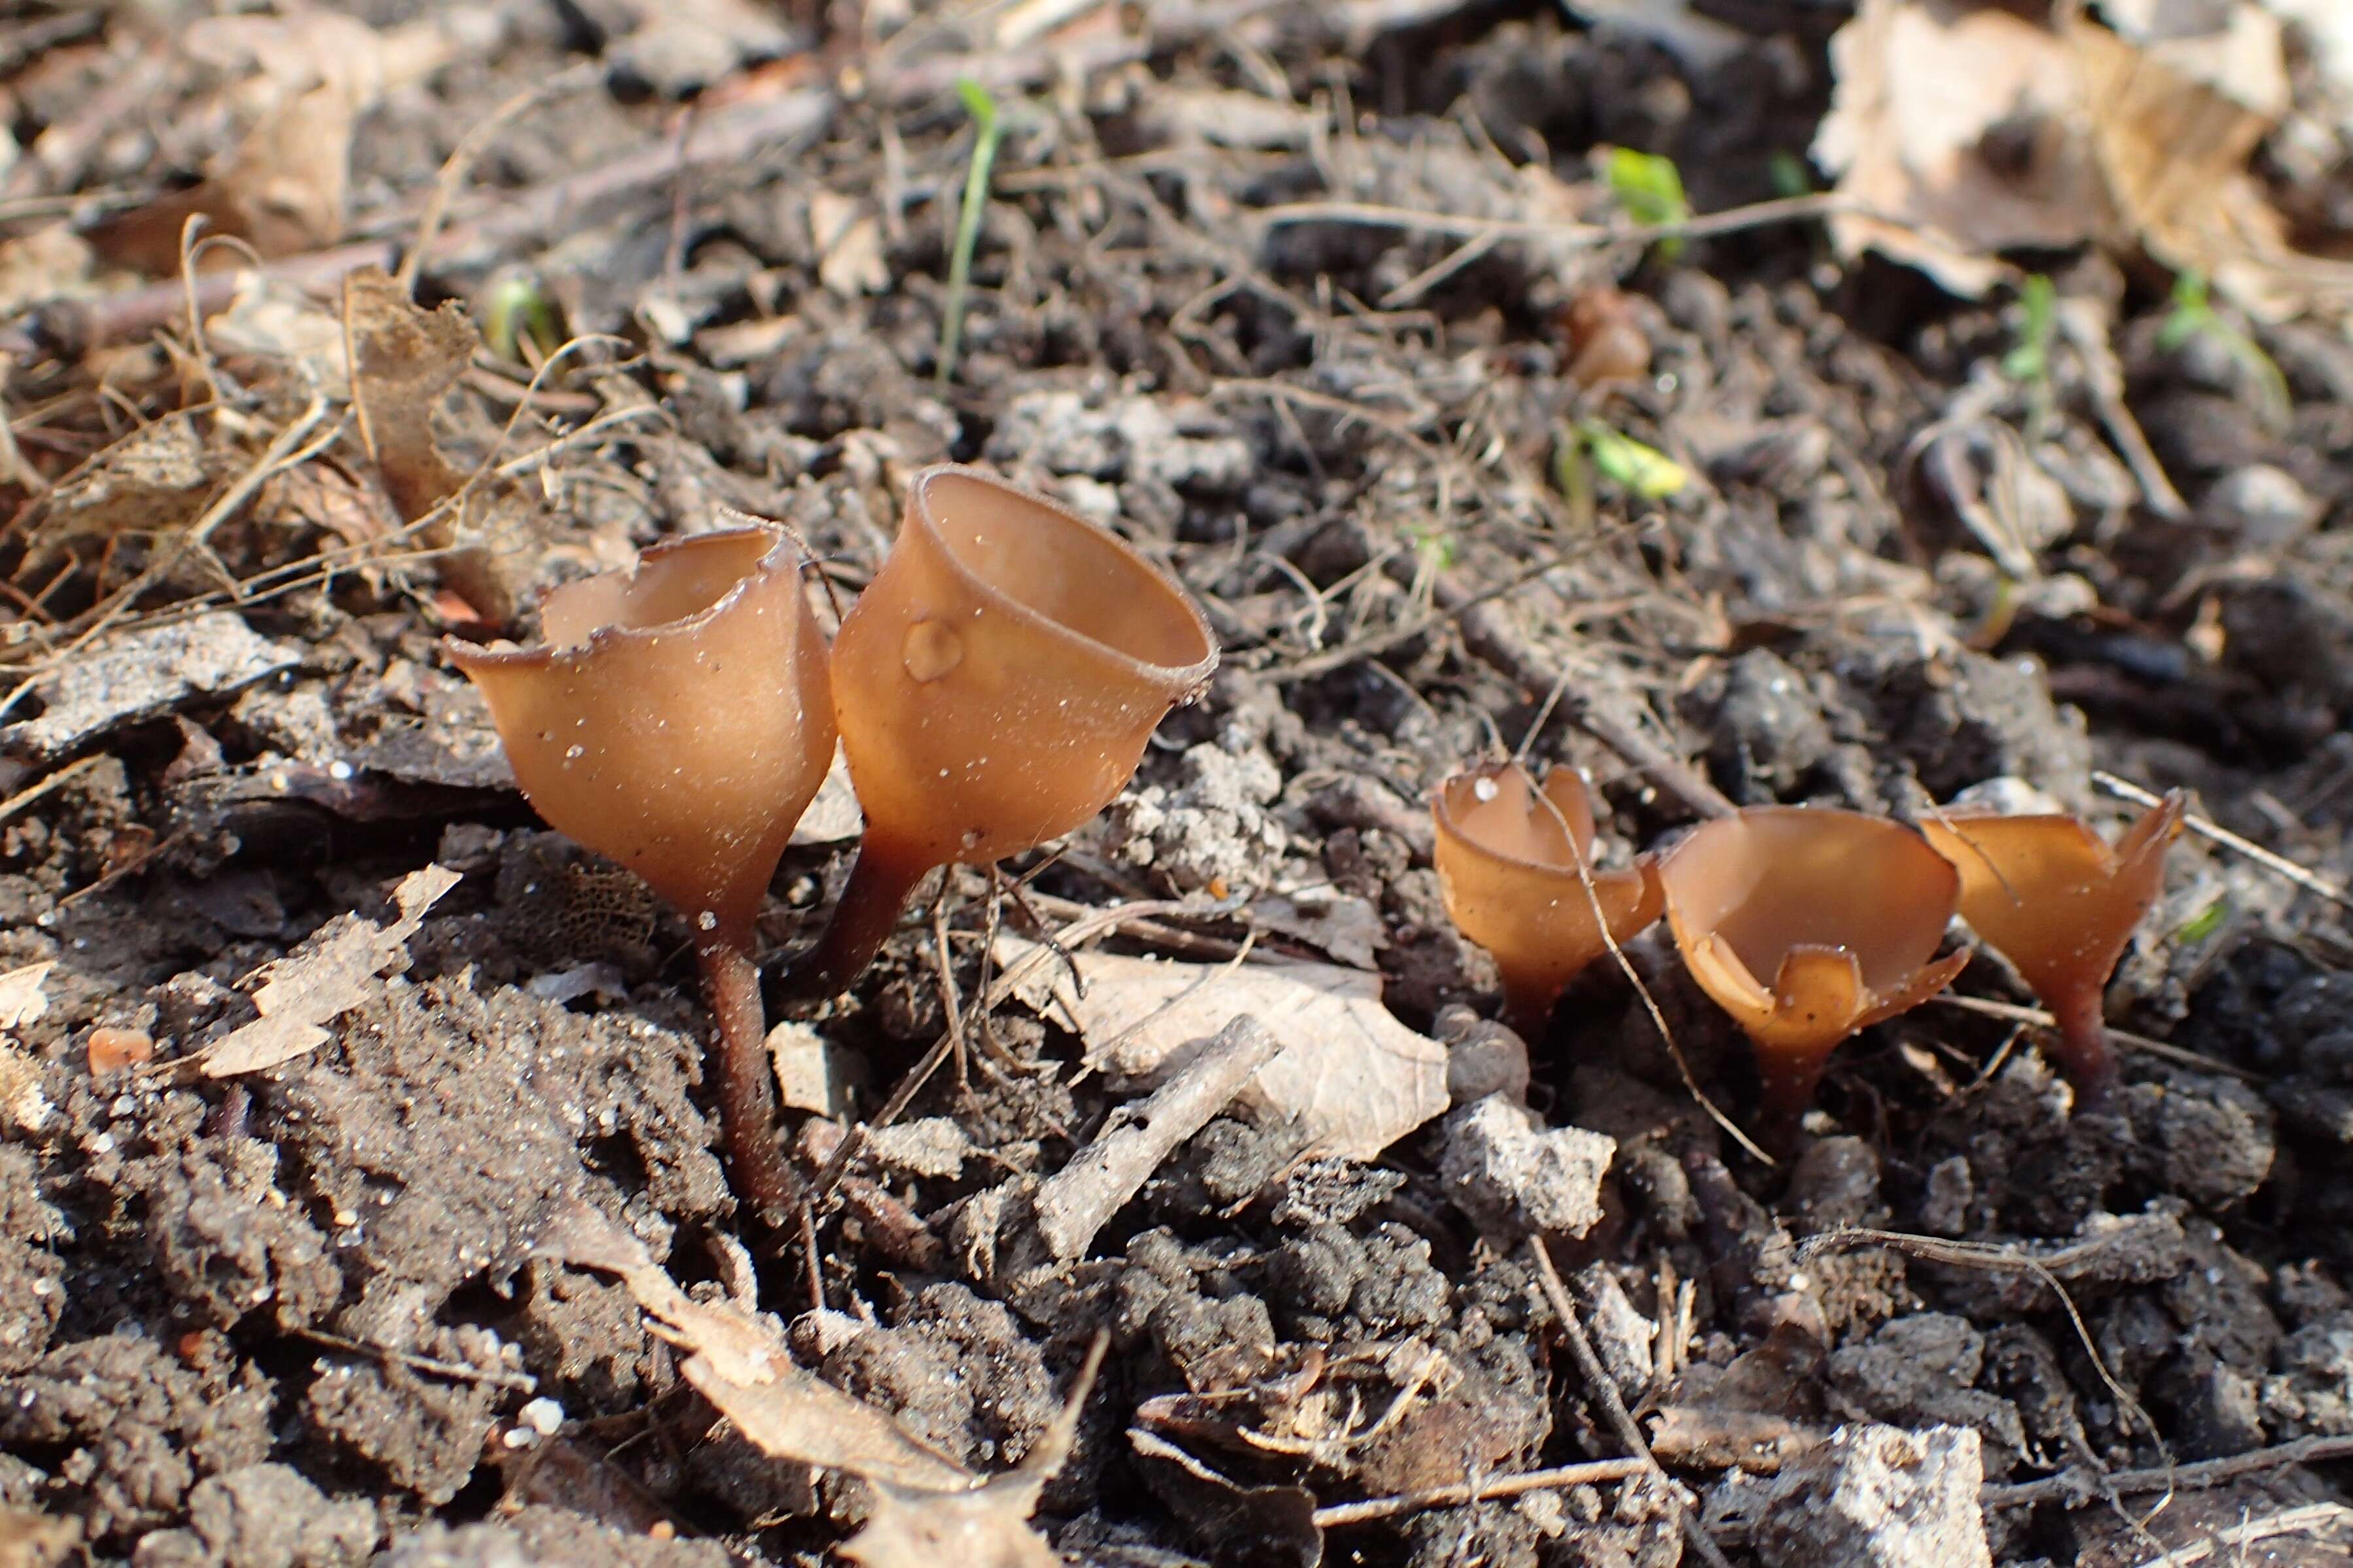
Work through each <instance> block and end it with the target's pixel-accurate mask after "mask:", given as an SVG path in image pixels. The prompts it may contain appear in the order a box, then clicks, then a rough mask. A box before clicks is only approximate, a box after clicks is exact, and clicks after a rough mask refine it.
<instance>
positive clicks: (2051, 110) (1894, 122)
mask: <svg viewBox="0 0 2353 1568" xmlns="http://www.w3.org/2000/svg"><path fill="white" fill-rule="evenodd" d="M1831 67H1832V69H1833V71H1834V73H1835V75H1836V78H1837V88H1836V90H1835V91H1834V92H1833V94H1832V95H1831V111H1830V113H1829V115H1828V116H1827V117H1825V118H1824V119H1823V121H1822V123H1821V129H1820V131H1819V132H1817V133H1816V135H1815V138H1814V148H1813V151H1814V159H1815V161H1816V162H1817V163H1820V164H1821V166H1822V167H1823V168H1824V169H1826V170H1828V171H1830V172H1831V174H1836V175H1837V176H1838V177H1839V183H1838V193H1839V195H1841V196H1846V197H1849V198H1851V199H1852V201H1853V202H1854V203H1855V204H1856V205H1858V206H1860V207H1862V208H1865V209H1867V210H1866V211H1864V212H1859V213H1842V214H1840V215H1839V216H1835V217H1833V218H1831V236H1832V237H1833V238H1834V239H1835V240H1836V241H1837V243H1838V246H1839V248H1840V249H1841V251H1842V252H1843V253H1845V254H1847V255H1849V256H1852V255H1854V254H1856V253H1858V252H1860V251H1862V250H1864V249H1873V250H1877V251H1880V252H1882V253H1883V254H1885V255H1887V256H1891V257H1893V258H1895V259H1896V260H1899V261H1904V262H1907V263H1909V264H1910V265H1912V266H1915V267H1917V268H1920V269H1921V270H1922V271H1924V272H1926V273H1927V274H1928V275H1929V276H1930V277H1932V278H1934V279H1936V281H1937V282H1939V283H1941V284H1943V285H1944V286H1945V287H1946V288H1947V289H1950V290H1952V291H1953V292H1954V293H1957V294H1965V295H1972V296H1973V295H1978V294H1981V293H1983V292H1984V291H1985V290H1986V289H1989V288H1990V287H1991V286H1992V285H1993V284H1994V283H1995V282H1996V281H1997V280H1998V279H2000V277H2001V276H2002V274H2003V271H2004V268H2002V266H2001V264H2000V262H1999V261H1998V260H1996V259H1994V253H1995V252H1998V251H2000V250H2004V249H2008V248H2010V247H2036V248H2053V249H2056V248H2063V247H2068V246H2072V245H2076V244H2080V243H2082V242H2083V241H2084V240H2088V239H2091V238H2093V237H2095V236H2096V235H2098V234H2099V233H2100V232H2101V230H2102V227H2103V225H2104V219H2105V211H2106V204H2105V196H2104V194H2103V192H2102V190H2101V187H2100V180H2099V172H2098V169H2097V167H2096V165H2095V163H2094V159H2093V156H2092V153H2091V150H2090V149H2089V148H2087V147H2086V146H2084V144H2083V142H2082V141H2081V139H2080V138H2079V137H2077V136H2074V135H2073V134H2071V133H2070V132H2069V127H2068V117H2069V116H2070V115H2071V114H2072V112H2073V110H2074V107H2075V105H2076V103H2077V101H2078V97H2079V87H2078V82H2077V77H2076V71H2075V64H2074V60H2073V57H2072V56H2071V55H2070V53H2069V51H2068V49H2067V46H2066V45H2065V43H2064V42H2063V41H2062V40H2061V39H2060V38H2059V37H2058V36H2057V35H2055V34H2053V33H2052V32H2050V31H2049V30H2048V29H2046V28H2043V27H2040V26H2036V25H2035V24H2033V23H2032V22H2030V21H2027V20H2025V19H2024V18H2023V17H2021V16H2014V15H2012V14H2011V13H2010V12H2008V11H2004V10H2001V9H1999V8H1995V7H1988V6H1981V5H1973V4H1966V3H1963V0H1863V3H1862V6H1861V7H1860V8H1859V9H1858V10H1857V11H1856V13H1855V16H1854V19H1853V20H1852V21H1851V22H1849V23H1848V24H1847V25H1846V26H1843V27H1841V28H1840V29H1839V31H1838V33H1837V35H1836V36H1835V37H1833V38H1832V39H1831ZM1878 215H1884V216H1878ZM1889 219H1893V220H1894V221H1892V222H1891V221H1888V220H1889Z"/></svg>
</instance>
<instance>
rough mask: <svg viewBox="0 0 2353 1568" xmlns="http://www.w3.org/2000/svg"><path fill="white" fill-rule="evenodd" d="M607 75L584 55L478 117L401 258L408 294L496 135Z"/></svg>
mask: <svg viewBox="0 0 2353 1568" xmlns="http://www.w3.org/2000/svg"><path fill="white" fill-rule="evenodd" d="M602 79H604V66H603V65H602V64H601V63H600V62H598V61H596V60H584V61H582V62H581V63H580V64H578V65H575V66H574V67H573V68H571V69H570V70H562V71H558V72H556V73H555V74H554V76H552V77H548V78H546V79H543V80H541V81H537V82H534V83H533V84H532V85H531V86H529V87H527V88H524V89H522V91H521V92H518V93H516V94H515V95H514V96H513V97H512V98H510V99H508V100H506V101H505V102H504V103H501V104H500V105H499V106H498V107H497V108H496V109H493V110H491V111H490V113H489V114H487V115H485V116H483V117H482V119H480V120H479V121H476V122H475V123H474V126H473V128H472V129H471V130H470V131H468V132H466V134H465V135H464V136H463V137H462V138H460V139H459V142H458V145H457V146H456V147H454V148H452V149H451V150H450V153H449V156H448V157H447V158H445V159H443V160H442V161H441V173H440V175H439V177H438V178H437V179H436V180H435V181H434V182H433V194H432V195H429V196H427V198H426V201H425V212H424V215H423V216H420V217H419V218H418V219H417V240H416V243H415V244H413V245H411V246H410V247H408V254H407V255H406V256H405V257H403V258H401V262H400V271H399V272H398V273H397V274H396V276H395V277H394V279H393V281H394V282H396V283H397V284H399V285H400V291H401V292H402V293H404V294H414V293H416V292H417V269H418V268H421V267H423V266H424V265H425V257H426V253H427V251H429V250H431V249H432V248H433V241H434V238H435V237H436V236H438V234H439V233H440V232H441V220H442V218H443V217H445V216H448V211H449V204H450V203H451V202H453V201H455V200H457V198H458V188H459V186H460V185H463V184H465V183H466V176H467V175H469V174H472V173H473V172H474V163H475V160H477V159H479V158H480V157H481V155H482V153H483V152H484V150H485V149H487V148H488V147H489V146H490V144H491V137H493V136H495V135H497V134H498V133H499V132H501V131H502V130H504V129H505V128H506V126H507V123H508V122H509V121H512V120H513V119H514V118H515V116H517V115H519V114H521V113H522V112H523V111H524V110H527V109H529V108H531V107H532V106H533V104H536V103H540V102H543V101H544V100H547V99H551V98H554V97H556V96H558V95H559V94H562V93H566V92H570V91H573V90H574V89H576V88H581V87H586V86H587V85H588V84H589V83H590V82H594V81H600V80H602Z"/></svg>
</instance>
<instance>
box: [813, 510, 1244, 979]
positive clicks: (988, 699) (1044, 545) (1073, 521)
mask: <svg viewBox="0 0 2353 1568" xmlns="http://www.w3.org/2000/svg"><path fill="white" fill-rule="evenodd" d="M1217 662H1218V647H1217V643H1216V640H1215V639H1214V638H1213V637H1211V636H1210V633H1209V627H1208V622H1207V621H1205V620H1204V619H1203V618H1202V616H1201V612H1200V611H1199V609H1198V608H1197V607H1196V606H1195V605H1194V604H1193V602H1192V600H1191V599H1189V598H1188V597H1187V596H1186V594H1185V592H1184V590H1183V589H1182V588H1180V587H1178V586H1177V584H1176V582H1175V581H1174V580H1173V579H1172V578H1170V577H1169V576H1168V574H1166V573H1165V572H1163V571H1161V570H1160V569H1159V568H1158V567H1156V566H1155V565H1153V564H1152V563H1149V562H1147V561H1145V559H1144V558H1143V557H1142V556H1140V555H1138V554H1137V553H1136V552H1134V550H1131V549H1130V548H1129V547H1128V546H1127V545H1126V544H1124V542H1121V541H1120V540H1118V539H1117V538H1115V537H1113V535H1112V534H1110V533H1108V532H1106V531H1103V529H1100V528H1097V527H1096V526H1095V525H1093V524H1092V523H1091V522H1088V521H1086V520H1085V519H1083V518H1082V517H1080V516H1078V515H1077V514H1076V513H1075V512H1072V511H1070V510H1067V509H1065V508H1063V507H1060V506H1058V505H1056V504H1055V503H1054V502H1052V501H1051V500H1047V499H1046V498H1045V497H1043V496H1040V495H1038V494H1036V493H1035V492H1033V491H1030V490H1027V489H1021V488H1020V487H1018V486H1016V485H1011V484H1008V483H1007V482H1006V481H1004V480H1003V479H997V478H996V477H994V476H992V475H989V474H986V473H982V472H980V471H978V470H977V469H973V468H956V467H951V466H942V467H938V468H927V469H925V470H923V472H922V473H920V474H918V475H916V476H915V479H914V482H913V486H912V487H911V488H910V489H909V491H908V495H907V505H906V512H905V516H904V519H903V521H902V522H901V525H900V529H899V536H898V539H897V541H896V542H894V543H893V544H892V548H891V553H890V555H889V557H888V558H887V559H886V560H885V561H884V562H883V563H882V569H881V571H880V572H878V573H876V574H875V575H874V580H873V582H872V583H871V584H869V585H868V586H867V589H866V591H865V592H864V593H863V594H861V595H859V599H858V603H857V604H856V605H854V606H852V607H851V609H850V611H849V615H847V616H844V617H843V618H842V623H841V629H840V631H839V633H837V634H836V635H835V637H834V646H833V695H834V709H835V711H836V712H837V713H838V714H839V716H840V722H841V740H842V748H843V751H844V752H846V753H847V755H848V757H849V776H850V782H851V784H853V785H855V786H856V788H857V791H858V801H859V805H860V807H861V808H862V809H863V810H864V812H865V814H866V837H865V838H864V840H863V842H862V843H861V844H860V847H859V854H858V864H857V868H856V869H855V870H854V871H853V872H852V873H851V875H850V880H849V885H848V887H847V888H846V889H844V890H843V893H842V897H841V900H840V902H839V905H838V906H837V908H836V910H835V912H834V916H833V920H832V921H831V923H830V924H829V925H828V928H827V931H826V934H825V936H824V937H823V938H822V939H820V941H819V942H818V946H817V947H816V948H815V949H813V950H812V951H811V952H809V953H808V954H807V956H806V957H805V958H803V959H800V960H798V961H797V962H796V963H794V965H793V966H792V969H791V972H790V973H788V974H787V976H786V984H787V986H788V987H789V989H790V990H791V991H792V992H793V993H794V994H798V995H803V996H816V995H828V994H832V993H834V992H837V991H839V990H840V989H842V987H844V986H845V985H847V984H849V981H850V980H851V979H852V978H853V977H854V976H855V975H856V973H858V971H859V970H860V969H861V968H863V967H864V966H865V963H866V962H867V960H868V959H870V958H871V957H872V956H873V953H874V950H875V949H876V948H877V947H878V946H880V945H881V941H882V939H883V938H884V937H885V936H887V935H888V934H889V932H890V931H891V928H892V925H893V924H894V923H895V922H896V921H897V919H898V914H899V910H900V907H901V905H902V904H903V903H904V902H905V900H906V897H907V894H908V893H909V892H910V891H911V890H912V889H913V887H914V885H915V884H916V883H917V882H918V881H920V880H921V879H923V875H924V874H925V873H926V872H928V871H930V870H931V869H932V868H934V867H936V866H941V865H944V864H947V863H949V862H961V863H964V864H967V865H983V864H987V862H989V861H992V860H996V859H998V858H1001V857H1004V856H1007V855H1011V854H1014V853H1017V852H1018V851H1020V850H1023V849H1027V848H1030V847H1033V846H1036V845H1039V844H1042V843H1044V842H1045V841H1046V840H1048V839H1050V838H1054V837H1059V836H1060V835H1061V834H1064V833H1067V832H1069V831H1070V830H1071V828H1073V827H1076V826H1079V825H1080V824H1081V823H1082V822H1084V821H1086V820H1087V819H1088V818H1089V817H1091V816H1094V815H1095V814H1096V813H1097V812H1099V811H1101V810H1102V809H1103V807H1104V806H1105V805H1108V804H1109V803H1110V801H1111V799H1112V797H1113V795H1117V794H1118V793H1119V791H1120V788H1121V786H1122V785H1123V784H1125V783H1126V782H1127V780H1128V778H1129V776H1130V775H1131V774H1133V773H1134V772H1135V765H1136V763H1137V761H1138V760H1139V759H1140V758H1141V757H1142V756H1143V753H1144V744H1145V740H1146V738H1148V737H1149V736H1150V735H1151V733H1152V731H1153V730H1154V728H1155V726H1157V725H1158V724H1159V722H1160V721H1161V720H1162V718H1164V717H1165V716H1166V714H1167V712H1168V710H1169V709H1170V708H1172V707H1174V706H1175V705H1176V703H1178V702H1180V701H1185V700H1189V699H1191V698H1192V697H1194V696H1196V695H1197V694H1198V693H1199V691H1200V690H1201V689H1202V688H1203V687H1204V686H1206V685H1207V684H1208V679H1209V675H1210V672H1211V671H1212V670H1214V669H1215V668H1217Z"/></svg>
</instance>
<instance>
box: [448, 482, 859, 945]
mask: <svg viewBox="0 0 2353 1568" xmlns="http://www.w3.org/2000/svg"><path fill="white" fill-rule="evenodd" d="M540 622H541V626H542V627H543V631H544V633H545V641H544V642H543V643H542V644H540V645H538V646H535V647H520V648H484V647H468V646H465V645H462V644H457V643H452V644H450V645H448V651H449V658H450V661H451V662H452V663H454V664H455V665H457V667H458V668H460V669H462V670H464V671H465V672H466V673H467V674H468V675H469V676H470V677H472V678H473V680H474V683H475V685H477V686H478V687H480V689H481V692H482V696H483V698H484V700H486V701H488V703H489V704H490V709H491V719H492V720H493V721H495V722H496V723H497V725H498V730H499V739H500V741H501V742H502V743H503V744H504V745H505V747H506V753H507V761H508V763H509V764H510V765H512V767H513V769H514V774H515V781H516V783H518V784H521V785H522V792H523V795H525V797H527V798H528V799H529V800H530V801H531V804H532V805H533V808H534V809H536V810H537V811H538V812H539V814H540V816H543V817H545V818H546V819H547V821H548V823H549V825H550V826H554V827H555V828H556V829H558V830H559V831H561V832H564V833H565V834H568V835H570V836H571V837H574V838H576V839H578V840H579V841H580V842H581V843H582V844H585V845H586V846H587V847H589V848H591V849H594V850H596V852H597V853H599V854H601V855H604V856H607V857H608V858H611V859H614V860H617V861H618V862H620V863H621V864H622V865H624V866H626V867H628V868H629V869H630V870H632V871H635V872H636V873H637V874H638V876H640V877H642V878H644V879H646V880H647V882H649V884H651V885H652V887H653V889H654V890H655V891H656V892H658V893H659V894H660V895H661V896H662V897H663V898H664V899H666V900H669V902H670V904H671V905H672V906H673V907H674V908H676V909H677V910H679V911H680V912H681V914H684V915H685V916H686V917H687V918H688V919H689V920H691V921H693V922H694V923H695V925H696V926H697V927H698V928H699V929H700V930H701V931H703V932H705V933H717V934H719V935H721V936H723V937H724V938H725V939H727V940H729V941H732V942H737V943H739V944H741V943H746V942H749V940H750V936H751V931H752V921H753V919H754V916H755V915H756V914H757V913H758V911H759V906H760V899H761V895H762V894H763V892H764V891H765V889H766V888H767V885H768V879H769V878H770V877H771V876H772V875H773V874H774V873H775V871H776V861H777V858H779V857H780V856H782V855H783V853H784V848H785V845H786V841H787V840H788V839H790V837H792V831H793V825H794V824H795V823H797V822H798V821H799V820H800V816H801V813H802V812H803V811H805V810H807V807H808V803H809V801H810V800H811V799H812V798H813V797H814V796H815V795H816V794H817V788H818V784H821V783H822V782H824V779H825V772H826V768H827V767H828V764H829V763H831V761H832V758H833V735H834V726H833V704H832V699H831V695H830V693H829V691H828V687H827V682H826V660H825V645H824V638H823V636H822V634H821V633H820V631H819V630H818V625H817V618H816V616H813V615H812V614H811V613H810V611H809V608H808V605H807V601H806V600H805V599H804V598H803V596H802V592H801V580H800V572H799V567H798V563H797V559H796V553H795V551H794V548H793V546H792V544H791V543H790V542H789V541H787V539H786V536H785V535H784V534H783V533H782V532H781V531H777V530H775V529H768V528H739V529H726V530H722V531H716V532H711V533H703V534H698V535H695V536H693V537H691V538H688V539H681V540H676V541H673V542H670V543H667V544H659V545H656V546H655V547H653V548H652V549H650V550H648V551H647V552H645V555H644V557H643V559H642V560H640V561H639V563H638V567H637V570H636V571H635V572H634V573H622V572H608V573H605V574H601V575H598V576H595V577H590V578H587V579H586V580H585V581H582V582H578V583H573V584H566V585H565V586H564V587H562V588H558V589H557V590H556V591H555V592H554V593H553V594H550V595H548V596H547V599H546V601H545V603H544V604H543V606H542V608H541V612H540Z"/></svg>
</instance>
